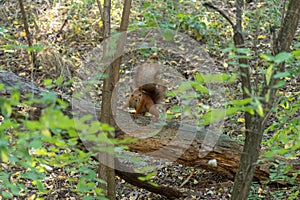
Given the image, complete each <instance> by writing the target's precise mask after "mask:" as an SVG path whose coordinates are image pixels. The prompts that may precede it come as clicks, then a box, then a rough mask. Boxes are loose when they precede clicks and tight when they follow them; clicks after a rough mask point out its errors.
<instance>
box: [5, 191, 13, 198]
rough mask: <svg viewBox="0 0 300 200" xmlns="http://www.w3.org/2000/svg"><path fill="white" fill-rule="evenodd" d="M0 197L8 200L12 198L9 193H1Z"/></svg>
mask: <svg viewBox="0 0 300 200" xmlns="http://www.w3.org/2000/svg"><path fill="white" fill-rule="evenodd" d="M2 197H4V198H7V199H10V198H12V197H13V195H12V194H11V193H10V192H7V191H2Z"/></svg>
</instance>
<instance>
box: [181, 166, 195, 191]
mask: <svg viewBox="0 0 300 200" xmlns="http://www.w3.org/2000/svg"><path fill="white" fill-rule="evenodd" d="M194 172H195V171H194V170H192V171H191V173H190V175H189V176H188V177H187V179H185V181H183V183H181V185H180V186H179V187H180V188H181V187H183V186H184V185H185V184H186V183H187V182H189V180H190V179H191V178H192V176H193V174H194Z"/></svg>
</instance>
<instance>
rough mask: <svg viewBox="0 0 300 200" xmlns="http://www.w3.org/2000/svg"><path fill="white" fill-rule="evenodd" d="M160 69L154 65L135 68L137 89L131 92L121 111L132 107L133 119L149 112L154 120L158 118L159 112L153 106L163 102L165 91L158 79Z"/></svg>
mask: <svg viewBox="0 0 300 200" xmlns="http://www.w3.org/2000/svg"><path fill="white" fill-rule="evenodd" d="M160 69H161V68H160V67H158V66H154V65H147V66H141V67H139V68H137V72H136V76H135V79H134V80H135V83H136V85H137V86H138V88H136V89H135V90H134V91H133V92H132V94H131V96H130V97H129V99H128V101H127V103H125V104H124V106H123V107H122V109H124V108H127V107H133V108H134V109H135V110H136V112H135V115H134V116H135V117H137V116H138V115H139V114H142V115H145V113H146V112H149V113H151V114H152V115H153V116H154V118H155V119H156V120H157V119H158V118H159V110H158V109H157V108H156V107H155V104H158V103H160V102H161V101H162V100H163V98H164V96H165V90H166V88H165V86H162V85H161V80H159V78H158V74H159V71H160Z"/></svg>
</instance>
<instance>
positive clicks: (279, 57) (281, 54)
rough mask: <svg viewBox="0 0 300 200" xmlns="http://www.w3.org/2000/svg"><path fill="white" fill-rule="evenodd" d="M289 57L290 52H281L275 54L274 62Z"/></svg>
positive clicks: (282, 60)
mask: <svg viewBox="0 0 300 200" xmlns="http://www.w3.org/2000/svg"><path fill="white" fill-rule="evenodd" d="M290 57H291V54H290V53H287V52H281V53H279V54H277V55H276V56H275V58H274V62H275V63H281V62H285V61H287V60H288V59H289V58H290Z"/></svg>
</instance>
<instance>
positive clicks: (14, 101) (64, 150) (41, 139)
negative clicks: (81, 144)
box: [0, 80, 112, 199]
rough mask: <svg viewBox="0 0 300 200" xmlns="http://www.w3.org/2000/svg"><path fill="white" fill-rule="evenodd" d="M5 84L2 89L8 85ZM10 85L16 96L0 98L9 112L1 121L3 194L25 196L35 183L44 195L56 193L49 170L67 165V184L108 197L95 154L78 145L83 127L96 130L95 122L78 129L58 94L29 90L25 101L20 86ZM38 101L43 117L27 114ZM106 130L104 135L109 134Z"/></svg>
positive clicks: (95, 196)
mask: <svg viewBox="0 0 300 200" xmlns="http://www.w3.org/2000/svg"><path fill="white" fill-rule="evenodd" d="M46 82H48V84H49V85H51V83H52V81H50V80H47V81H46ZM57 82H59V80H58V81H57ZM0 88H1V90H3V89H4V87H3V85H0ZM6 90H8V91H11V95H10V96H9V97H7V96H1V97H0V108H1V115H2V116H3V117H4V119H3V121H2V122H1V126H0V160H1V161H2V165H1V167H0V169H1V170H0V171H1V172H0V182H1V184H0V191H2V192H1V194H0V196H2V198H13V197H15V198H18V197H20V196H26V194H27V193H28V192H29V191H28V189H27V188H32V189H31V190H36V194H37V195H38V196H40V197H43V195H47V194H49V193H50V192H51V189H50V188H49V187H48V186H47V185H48V184H49V183H47V182H48V181H49V180H50V179H49V176H50V174H49V173H55V171H53V170H63V169H66V171H65V176H66V178H65V179H66V180H67V181H66V184H67V185H66V186H65V187H66V188H68V187H70V189H71V191H72V192H73V193H77V195H79V196H81V197H82V198H86V197H87V196H89V198H92V199H105V198H104V197H103V191H101V190H100V189H99V188H98V186H97V185H98V184H97V183H103V181H102V180H99V179H98V178H97V176H96V168H95V166H97V163H96V162H94V161H92V159H91V157H92V156H93V154H92V153H89V152H85V151H82V150H80V149H78V147H77V143H78V141H79V137H78V134H77V133H78V131H79V132H81V131H85V130H86V128H88V130H92V129H93V127H92V128H90V127H89V125H86V126H82V127H80V126H79V127H76V128H75V126H74V121H73V119H70V118H69V117H68V116H66V115H64V114H63V112H62V109H64V108H66V107H67V106H68V105H67V104H66V102H63V101H62V100H60V99H57V97H56V96H55V95H54V94H53V93H44V94H40V95H41V98H39V99H37V98H33V97H31V95H27V96H28V99H27V100H26V101H22V102H21V100H20V99H21V98H20V94H19V92H18V90H17V88H16V89H8V88H6ZM36 104H40V105H45V106H46V107H45V108H44V109H43V110H42V115H41V117H40V118H39V119H31V118H30V116H29V114H28V113H30V109H31V107H32V105H36ZM20 108H22V109H20ZM20 110H22V111H20ZM96 125H99V127H101V130H102V131H104V132H106V131H111V130H112V129H111V127H109V126H107V125H104V124H100V123H97V124H96ZM94 128H95V127H94ZM101 135H103V136H102V139H103V137H104V136H105V134H101ZM105 139H106V141H108V139H107V138H105ZM67 177H69V178H67ZM25 183H26V185H25Z"/></svg>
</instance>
